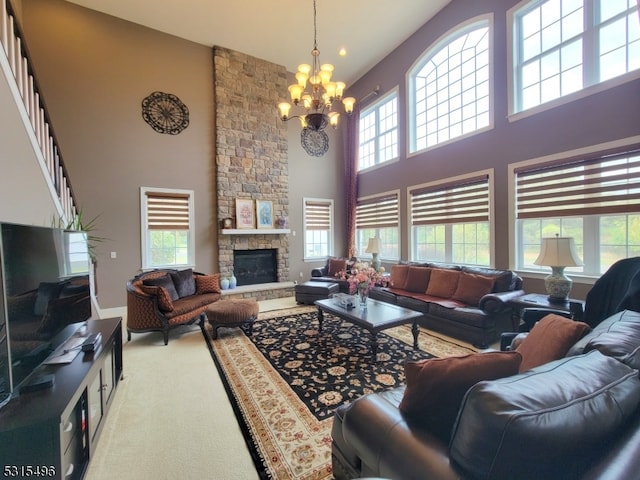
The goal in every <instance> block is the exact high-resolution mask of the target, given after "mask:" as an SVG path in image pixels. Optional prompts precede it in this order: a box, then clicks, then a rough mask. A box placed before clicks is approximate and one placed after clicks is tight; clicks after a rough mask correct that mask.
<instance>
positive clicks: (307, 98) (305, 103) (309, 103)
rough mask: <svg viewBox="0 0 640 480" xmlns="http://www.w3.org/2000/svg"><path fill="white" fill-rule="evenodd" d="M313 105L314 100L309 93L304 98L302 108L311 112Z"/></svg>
mask: <svg viewBox="0 0 640 480" xmlns="http://www.w3.org/2000/svg"><path fill="white" fill-rule="evenodd" d="M312 105H313V98H312V97H311V95H309V94H308V93H307V94H306V95H303V96H302V106H303V107H304V108H305V109H307V110H309V109H310V108H311V106H312Z"/></svg>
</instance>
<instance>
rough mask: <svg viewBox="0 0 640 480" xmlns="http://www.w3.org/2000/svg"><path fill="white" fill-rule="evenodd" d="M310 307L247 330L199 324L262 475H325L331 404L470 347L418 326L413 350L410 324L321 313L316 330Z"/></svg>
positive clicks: (303, 479) (307, 478) (315, 478)
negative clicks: (416, 364) (375, 328)
mask: <svg viewBox="0 0 640 480" xmlns="http://www.w3.org/2000/svg"><path fill="white" fill-rule="evenodd" d="M316 312H317V310H316V308H315V307H312V306H309V307H299V308H294V309H289V310H280V311H273V312H266V313H261V314H260V316H259V318H258V320H257V321H256V322H255V323H254V325H253V334H252V336H251V337H249V338H248V337H247V336H246V335H245V334H244V332H243V331H242V330H240V329H238V328H236V329H223V328H220V329H219V330H218V334H219V337H218V339H217V340H210V337H209V333H210V327H209V326H208V324H206V325H205V327H204V329H203V332H204V335H205V338H206V339H207V344H208V345H209V349H210V352H211V355H212V357H213V359H214V361H215V364H216V366H217V368H218V371H219V372H220V376H221V378H222V379H223V382H224V384H225V388H226V389H227V394H228V395H229V399H230V401H231V403H232V405H233V408H234V411H235V413H236V416H237V417H238V422H239V424H240V427H241V429H242V431H243V434H244V435H245V440H246V442H247V445H248V447H249V450H250V451H251V454H252V456H253V458H254V461H255V463H256V468H257V470H258V473H259V475H260V477H261V478H263V479H278V480H281V479H282V480H286V479H296V480H320V479H330V478H332V473H331V422H332V418H333V412H334V410H335V409H336V408H337V407H338V406H339V405H342V404H343V403H347V402H350V401H352V400H353V399H355V398H358V397H360V396H362V395H364V394H367V393H370V392H380V391H384V390H387V389H391V388H394V387H396V386H399V385H401V384H403V383H404V363H405V362H406V361H408V360H419V359H424V358H432V357H446V356H454V355H466V354H469V353H473V352H474V351H475V350H474V349H473V348H471V347H469V346H466V345H464V344H461V343H456V342H454V341H451V340H448V339H445V338H443V337H441V336H436V335H434V334H432V333H430V332H428V331H427V330H424V329H421V332H420V336H419V346H420V349H419V350H414V349H413V347H412V344H413V336H412V334H411V327H410V326H401V327H396V328H393V329H389V330H386V331H385V332H383V333H381V334H379V335H378V354H377V358H376V359H375V361H374V359H373V356H372V354H371V351H370V335H369V334H368V332H366V331H364V330H362V329H361V328H360V327H357V326H355V325H353V324H351V323H349V322H345V321H343V320H341V319H339V318H337V317H335V316H333V315H330V314H325V321H324V324H323V331H322V333H320V332H319V331H318V321H317V313H316Z"/></svg>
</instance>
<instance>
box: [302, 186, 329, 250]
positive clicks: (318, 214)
mask: <svg viewBox="0 0 640 480" xmlns="http://www.w3.org/2000/svg"><path fill="white" fill-rule="evenodd" d="M303 202H304V258H305V260H309V259H317V258H326V257H327V256H329V255H331V254H332V250H333V200H327V199H322V198H305V199H304V200H303Z"/></svg>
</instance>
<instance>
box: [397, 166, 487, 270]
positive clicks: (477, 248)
mask: <svg viewBox="0 0 640 480" xmlns="http://www.w3.org/2000/svg"><path fill="white" fill-rule="evenodd" d="M409 199H410V211H411V258H412V260H414V261H435V262H452V263H460V264H465V265H483V266H489V265H491V262H492V258H491V225H490V222H489V215H490V211H491V198H490V175H489V174H488V173H486V174H484V173H483V174H480V175H479V176H476V177H472V178H465V179H458V180H456V181H454V182H451V183H446V184H434V185H427V186H419V187H414V188H410V189H409Z"/></svg>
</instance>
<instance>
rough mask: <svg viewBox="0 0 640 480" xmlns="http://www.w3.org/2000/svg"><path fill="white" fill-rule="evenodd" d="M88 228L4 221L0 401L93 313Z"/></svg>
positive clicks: (1, 238)
mask: <svg viewBox="0 0 640 480" xmlns="http://www.w3.org/2000/svg"><path fill="white" fill-rule="evenodd" d="M90 265H91V263H90V257H89V251H88V245H87V237H86V234H85V233H84V232H76V231H68V230H64V229H59V228H49V227H39V226H30V225H17V224H11V223H0V281H1V288H2V289H1V292H0V293H1V294H0V406H2V405H4V404H5V403H6V402H8V401H9V400H10V399H11V397H12V395H13V394H15V393H16V392H18V391H19V389H20V386H21V385H22V384H24V383H25V382H28V381H31V380H30V377H33V376H34V375H36V371H37V369H38V367H40V365H42V363H43V362H44V361H45V360H46V359H47V358H48V357H49V356H50V355H51V354H52V353H53V352H54V351H55V350H56V349H57V348H58V347H60V346H61V345H62V344H64V342H66V340H67V339H68V338H69V337H70V336H71V335H73V333H75V331H76V330H77V329H78V328H79V327H80V326H81V325H82V322H84V321H85V320H87V319H89V318H90V317H91V315H92V310H91V283H90V274H89V272H90Z"/></svg>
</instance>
